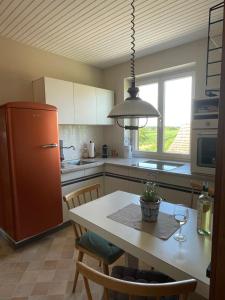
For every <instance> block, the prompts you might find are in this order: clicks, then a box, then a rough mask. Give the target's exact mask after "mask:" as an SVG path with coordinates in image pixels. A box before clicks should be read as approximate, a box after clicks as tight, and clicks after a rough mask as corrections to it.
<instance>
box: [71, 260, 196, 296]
mask: <svg viewBox="0 0 225 300" xmlns="http://www.w3.org/2000/svg"><path fill="white" fill-rule="evenodd" d="M77 269H78V270H79V272H80V273H81V274H82V275H83V279H84V284H85V288H86V292H87V297H88V300H92V295H91V291H90V287H89V283H88V279H90V280H91V281H93V282H95V283H97V284H99V285H102V286H103V287H104V291H105V293H104V296H105V299H106V300H109V293H108V290H112V291H116V292H120V293H124V294H127V295H129V299H132V296H145V297H150V296H151V297H153V298H155V299H156V300H160V298H161V297H163V296H174V295H177V296H179V299H182V300H187V299H188V294H189V293H191V292H194V290H195V288H196V285H197V281H196V280H195V279H188V280H182V281H175V282H168V283H157V284H155V283H154V284H151V283H148V284H146V283H137V282H130V281H125V280H121V279H117V278H114V277H110V276H107V275H105V274H103V273H100V272H98V271H96V270H94V269H92V268H90V267H88V266H87V265H85V264H84V263H81V262H77Z"/></svg>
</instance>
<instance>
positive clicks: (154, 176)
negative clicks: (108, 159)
mask: <svg viewBox="0 0 225 300" xmlns="http://www.w3.org/2000/svg"><path fill="white" fill-rule="evenodd" d="M128 175H129V176H130V177H134V178H140V179H143V180H149V181H157V180H158V172H157V171H154V172H152V171H151V170H143V169H137V168H130V169H129V172H128Z"/></svg>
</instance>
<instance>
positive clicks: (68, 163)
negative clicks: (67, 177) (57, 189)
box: [61, 159, 95, 169]
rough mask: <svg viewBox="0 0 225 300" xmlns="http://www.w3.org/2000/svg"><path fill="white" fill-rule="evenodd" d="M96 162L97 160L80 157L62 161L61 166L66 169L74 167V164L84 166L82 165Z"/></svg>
mask: <svg viewBox="0 0 225 300" xmlns="http://www.w3.org/2000/svg"><path fill="white" fill-rule="evenodd" d="M93 163H95V161H93V160H92V161H86V160H80V159H73V160H68V161H64V162H61V168H62V169H65V168H68V167H72V166H82V165H88V164H93Z"/></svg>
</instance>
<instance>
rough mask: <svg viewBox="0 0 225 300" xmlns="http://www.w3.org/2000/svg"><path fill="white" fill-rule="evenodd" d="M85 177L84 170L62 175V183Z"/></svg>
mask: <svg viewBox="0 0 225 300" xmlns="http://www.w3.org/2000/svg"><path fill="white" fill-rule="evenodd" d="M80 177H84V170H79V171H75V172H70V173H65V174H62V175H61V182H64V181H67V180H72V179H76V178H80Z"/></svg>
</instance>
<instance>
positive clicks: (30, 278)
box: [20, 270, 39, 283]
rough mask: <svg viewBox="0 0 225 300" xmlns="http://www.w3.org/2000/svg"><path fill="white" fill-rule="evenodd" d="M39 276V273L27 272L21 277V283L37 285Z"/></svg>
mask: <svg viewBox="0 0 225 300" xmlns="http://www.w3.org/2000/svg"><path fill="white" fill-rule="evenodd" d="M38 276H39V271H29V270H28V271H25V272H24V273H23V276H22V277H21V280H20V282H21V283H35V282H36V281H37V278H38Z"/></svg>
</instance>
